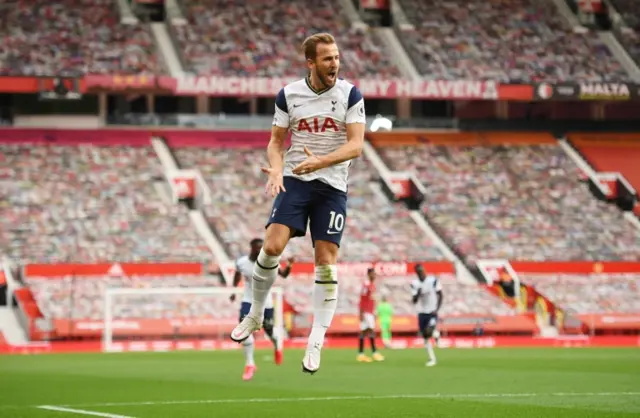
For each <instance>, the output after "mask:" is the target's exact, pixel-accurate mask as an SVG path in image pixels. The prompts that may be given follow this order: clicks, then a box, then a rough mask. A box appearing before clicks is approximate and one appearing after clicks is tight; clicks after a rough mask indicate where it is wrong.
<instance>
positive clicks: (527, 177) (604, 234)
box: [380, 134, 640, 261]
mask: <svg viewBox="0 0 640 418" xmlns="http://www.w3.org/2000/svg"><path fill="white" fill-rule="evenodd" d="M514 135H516V134H514ZM380 152H381V154H382V156H383V158H384V159H385V160H386V161H387V163H388V164H389V165H390V167H392V168H394V169H400V170H407V169H408V170H413V171H414V172H415V173H416V174H417V175H418V177H419V179H420V180H421V181H422V182H423V184H424V185H425V186H426V187H427V193H426V195H425V202H424V205H423V210H424V212H425V213H426V214H427V216H428V217H429V219H430V220H431V221H432V222H434V223H435V224H436V225H437V226H439V228H440V231H442V233H443V234H444V235H445V236H446V238H447V239H448V240H449V242H450V243H452V244H453V245H454V247H455V248H456V249H457V250H458V251H460V252H461V253H462V254H465V255H466V257H467V260H468V261H473V260H475V259H480V258H505V259H510V260H529V261H544V260H553V261H559V260H628V261H635V260H637V259H638V254H640V233H639V232H638V231H637V230H635V229H634V228H631V227H630V224H629V223H628V221H626V220H625V219H624V218H623V216H622V213H621V212H620V211H619V210H617V208H615V207H612V206H610V205H608V204H606V203H603V202H601V201H599V200H597V199H595V198H594V197H593V196H592V195H591V194H590V192H589V190H588V186H587V185H586V184H583V183H581V182H580V170H579V169H578V167H577V166H576V165H575V164H574V163H573V161H572V160H571V159H570V158H569V157H568V156H567V155H566V154H565V153H564V151H563V150H562V149H561V148H560V147H559V146H557V145H551V144H549V145H532V146H439V145H416V146H403V147H383V148H380Z"/></svg>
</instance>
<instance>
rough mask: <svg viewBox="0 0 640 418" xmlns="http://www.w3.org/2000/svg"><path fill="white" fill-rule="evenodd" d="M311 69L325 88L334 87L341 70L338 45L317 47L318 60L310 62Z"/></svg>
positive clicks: (319, 45)
mask: <svg viewBox="0 0 640 418" xmlns="http://www.w3.org/2000/svg"><path fill="white" fill-rule="evenodd" d="M308 64H309V69H310V70H311V71H312V72H314V73H315V74H316V77H317V78H318V80H320V82H321V83H322V84H323V85H324V87H325V88H329V87H333V86H334V84H336V80H337V79H338V71H339V70H340V53H339V51H338V45H336V44H323V43H320V44H318V46H317V47H316V59H315V60H309V63H308Z"/></svg>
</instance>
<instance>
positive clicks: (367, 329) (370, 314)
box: [357, 268, 384, 363]
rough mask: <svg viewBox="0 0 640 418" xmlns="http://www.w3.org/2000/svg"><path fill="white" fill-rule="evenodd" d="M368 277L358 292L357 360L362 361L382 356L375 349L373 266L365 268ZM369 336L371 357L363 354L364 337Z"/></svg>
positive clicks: (377, 358)
mask: <svg viewBox="0 0 640 418" xmlns="http://www.w3.org/2000/svg"><path fill="white" fill-rule="evenodd" d="M367 276H368V279H367V280H366V281H365V282H364V283H363V286H362V291H361V292H360V349H359V351H358V357H357V360H358V361H360V362H363V363H371V362H372V361H373V360H375V361H382V360H384V356H383V355H382V354H380V353H378V352H377V351H376V341H375V339H376V317H375V314H374V312H375V306H376V301H375V297H374V295H375V292H376V285H375V284H374V282H375V280H376V272H375V270H374V269H373V268H369V270H367ZM366 336H368V337H369V342H370V343H371V353H372V357H373V359H372V358H371V357H369V356H367V355H366V354H364V339H365V337H366Z"/></svg>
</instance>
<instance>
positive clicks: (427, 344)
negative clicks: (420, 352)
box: [424, 338, 436, 366]
mask: <svg viewBox="0 0 640 418" xmlns="http://www.w3.org/2000/svg"><path fill="white" fill-rule="evenodd" d="M424 347H425V348H426V349H427V354H428V355H429V362H428V363H427V365H429V366H432V365H435V364H436V353H435V352H434V350H433V344H432V343H431V338H425V340H424Z"/></svg>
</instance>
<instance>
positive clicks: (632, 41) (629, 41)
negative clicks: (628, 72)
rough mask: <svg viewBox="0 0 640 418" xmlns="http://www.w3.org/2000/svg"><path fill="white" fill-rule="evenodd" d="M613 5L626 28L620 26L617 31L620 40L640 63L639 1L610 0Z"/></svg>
mask: <svg viewBox="0 0 640 418" xmlns="http://www.w3.org/2000/svg"><path fill="white" fill-rule="evenodd" d="M610 1H611V4H612V5H613V7H614V8H615V9H616V11H617V12H618V13H620V15H621V17H622V22H619V23H623V24H624V26H626V28H624V29H623V28H619V29H618V30H617V31H616V32H615V33H616V37H617V39H618V41H619V42H620V43H621V44H622V46H624V48H625V49H626V50H627V52H628V53H629V55H630V56H631V57H632V58H633V59H634V60H635V62H636V63H638V64H639V65H640V14H638V2H637V1H635V0H610Z"/></svg>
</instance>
